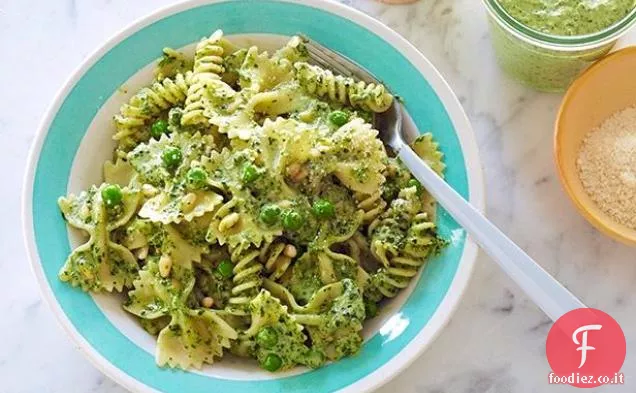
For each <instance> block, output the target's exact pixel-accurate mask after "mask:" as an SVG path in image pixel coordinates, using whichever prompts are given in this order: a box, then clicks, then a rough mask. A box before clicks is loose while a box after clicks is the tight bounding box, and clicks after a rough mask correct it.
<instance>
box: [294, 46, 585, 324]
mask: <svg viewBox="0 0 636 393" xmlns="http://www.w3.org/2000/svg"><path fill="white" fill-rule="evenodd" d="M303 38H304V39H305V40H306V43H305V44H306V46H307V49H308V51H309V55H310V57H311V59H312V60H313V62H314V63H315V64H316V65H319V66H321V67H324V68H327V69H331V70H332V71H334V72H336V73H339V74H342V75H344V76H349V77H353V78H356V79H360V80H363V81H365V82H369V83H380V82H379V81H378V80H377V79H376V78H375V77H374V76H373V75H372V74H371V73H369V72H368V71H367V70H365V69H364V68H363V67H361V66H360V65H359V64H357V63H355V62H354V61H352V60H350V59H348V58H347V57H345V56H343V55H341V54H339V53H337V52H334V51H332V50H330V49H328V48H325V47H324V46H322V45H320V44H319V43H317V42H315V41H313V40H311V39H310V38H308V37H303ZM402 110H403V108H402V104H401V103H400V102H399V101H398V100H395V99H394V100H393V104H392V105H391V107H390V108H389V109H388V110H387V111H386V112H384V113H382V114H379V115H377V116H376V117H375V121H374V122H375V124H374V125H375V127H376V128H377V129H378V130H379V131H380V138H381V139H382V141H383V142H384V143H385V144H386V145H388V146H389V147H391V149H393V151H394V152H395V154H396V155H397V156H398V157H399V158H400V160H402V162H403V163H404V164H405V165H406V166H407V167H408V168H409V170H410V171H411V172H412V173H413V176H415V178H416V179H417V180H419V181H420V183H422V185H424V187H425V188H426V190H427V191H428V192H429V193H430V194H431V195H432V196H433V197H434V198H435V199H436V200H437V201H438V202H439V204H440V205H441V206H443V207H444V209H446V211H447V212H448V213H449V214H450V215H451V216H452V217H453V218H454V219H455V221H457V223H458V224H459V225H461V226H462V227H463V228H464V229H465V230H466V232H467V233H468V234H469V235H470V236H471V237H472V238H473V240H475V242H476V243H477V244H479V246H480V247H481V248H482V249H483V250H484V251H486V253H488V254H489V255H490V257H491V258H492V259H494V260H495V262H497V263H498V264H499V266H500V267H501V268H502V269H503V270H504V271H505V272H506V273H507V274H508V276H510V278H512V279H513V280H514V281H515V282H516V283H517V284H518V285H519V286H520V287H521V289H523V290H524V291H525V292H526V294H527V295H528V296H529V297H530V298H531V299H532V300H533V301H534V302H535V304H536V305H537V306H539V308H541V309H542V310H543V311H544V312H545V313H546V315H547V316H549V317H550V318H551V319H552V320H554V321H556V320H557V319H558V318H559V317H561V316H562V315H563V314H565V313H567V312H568V311H571V310H574V309H578V308H584V307H586V306H585V305H584V304H583V303H582V302H581V301H580V300H579V299H577V298H576V296H574V295H573V294H572V293H570V292H569V291H568V290H567V289H566V288H565V287H564V286H563V285H561V284H560V283H559V282H558V281H557V280H556V279H554V277H552V276H551V275H550V274H549V273H548V272H546V271H545V270H544V269H543V268H542V267H541V266H539V264H538V263H537V262H535V261H534V260H533V259H532V258H530V256H528V254H526V253H525V252H524V251H523V250H522V249H521V248H519V246H517V245H516V244H515V243H514V242H513V241H512V240H510V239H509V238H508V237H507V236H506V235H505V234H504V233H503V232H501V231H500V230H499V229H498V228H497V227H496V226H495V225H493V223H491V222H490V221H489V220H488V219H487V218H486V217H485V216H484V215H483V214H481V212H479V211H478V210H477V209H476V208H475V207H473V206H472V205H471V204H470V203H469V202H467V201H466V200H465V199H464V198H463V197H462V196H461V195H459V194H458V193H457V192H456V191H455V190H454V189H453V188H452V187H451V186H450V185H448V183H446V182H445V181H444V180H443V179H442V178H441V177H439V176H438V175H437V174H436V173H435V172H434V171H433V170H432V169H431V168H430V167H429V166H428V165H427V164H426V163H425V162H424V161H423V160H421V159H420V158H419V157H418V156H417V155H416V154H415V152H414V151H413V150H412V149H411V148H410V146H409V145H408V143H407V141H408V140H409V139H408V138H406V137H405V135H403V128H402V123H403V119H402Z"/></svg>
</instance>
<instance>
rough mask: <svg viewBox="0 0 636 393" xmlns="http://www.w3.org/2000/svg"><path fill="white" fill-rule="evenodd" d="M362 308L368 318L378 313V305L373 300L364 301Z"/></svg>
mask: <svg viewBox="0 0 636 393" xmlns="http://www.w3.org/2000/svg"><path fill="white" fill-rule="evenodd" d="M364 309H365V312H366V314H367V319H368V318H373V317H375V316H376V315H378V305H377V303H375V302H371V301H366V302H364Z"/></svg>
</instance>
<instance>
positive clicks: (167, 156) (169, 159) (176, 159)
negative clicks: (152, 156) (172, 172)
mask: <svg viewBox="0 0 636 393" xmlns="http://www.w3.org/2000/svg"><path fill="white" fill-rule="evenodd" d="M161 159H162V160H163V164H164V165H165V166H166V167H167V168H168V169H175V168H177V167H178V166H179V165H181V161H183V154H181V149H179V148H178V147H174V146H169V147H167V148H166V150H164V151H163V154H162V155H161Z"/></svg>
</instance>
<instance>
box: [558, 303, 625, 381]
mask: <svg viewBox="0 0 636 393" xmlns="http://www.w3.org/2000/svg"><path fill="white" fill-rule="evenodd" d="M625 352H626V343H625V334H624V333H623V329H621V327H620V326H619V324H618V322H616V320H614V318H612V317H610V316H609V315H608V314H606V313H604V312H603V311H601V310H597V309H593V308H580V309H578V310H573V311H570V312H568V313H567V314H565V315H563V316H562V317H561V318H559V320H558V321H556V322H555V323H554V325H553V326H552V328H551V329H550V332H549V333H548V339H547V341H546V356H547V357H548V362H549V363H550V367H551V368H552V371H553V373H551V374H550V376H549V382H550V383H567V384H569V385H572V386H576V387H579V388H591V387H596V386H600V385H604V384H618V383H623V381H622V378H623V377H622V375H619V372H620V369H621V367H622V366H623V362H624V361H625Z"/></svg>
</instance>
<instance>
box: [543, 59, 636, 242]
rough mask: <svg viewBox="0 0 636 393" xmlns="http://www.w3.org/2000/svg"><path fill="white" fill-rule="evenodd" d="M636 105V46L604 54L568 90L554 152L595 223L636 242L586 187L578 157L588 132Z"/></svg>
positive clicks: (568, 186)
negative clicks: (616, 113) (618, 112)
mask: <svg viewBox="0 0 636 393" xmlns="http://www.w3.org/2000/svg"><path fill="white" fill-rule="evenodd" d="M633 105H636V47H629V48H625V49H622V50H619V51H617V52H614V53H612V54H611V55H609V56H607V57H605V58H604V59H602V60H601V61H599V62H598V63H596V64H594V65H592V66H591V67H590V68H589V69H588V70H587V71H585V72H584V73H583V74H582V75H581V76H580V77H579V78H578V79H577V80H576V81H575V82H574V83H573V84H572V86H570V88H569V90H568V91H567V93H566V95H565V98H564V99H563V103H562V104H561V109H560V110H559V114H558V116H557V120H556V125H555V137H554V155H555V160H556V165H557V168H558V171H559V176H560V178H561V183H562V184H563V187H564V188H565V190H566V191H567V193H568V195H569V196H570V199H572V201H573V202H574V205H575V206H576V207H577V209H578V210H579V211H580V212H581V214H582V215H583V217H585V218H586V219H587V220H588V221H589V222H590V223H591V224H592V225H594V226H595V227H596V228H597V229H598V230H600V231H601V232H603V233H605V234H606V235H609V236H611V237H612V238H614V239H616V240H618V241H620V242H623V243H625V244H629V245H636V231H635V230H633V229H631V228H629V227H626V226H624V225H621V224H618V223H617V222H615V221H613V220H612V219H611V218H610V217H609V216H608V215H607V214H605V213H604V212H603V211H602V210H601V209H600V208H599V207H598V206H596V204H595V203H594V201H592V199H591V198H590V197H589V196H588V195H587V193H586V192H585V190H584V189H583V185H582V184H581V181H580V180H579V177H578V173H577V168H576V159H577V155H578V150H579V147H580V145H581V142H582V141H583V138H584V137H585V135H586V134H587V133H588V132H589V131H590V130H592V129H593V128H594V127H596V126H598V125H599V124H600V123H602V122H603V120H605V119H606V118H607V117H609V116H610V115H612V114H613V113H615V112H617V111H620V110H622V109H624V108H626V107H629V106H633Z"/></svg>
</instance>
